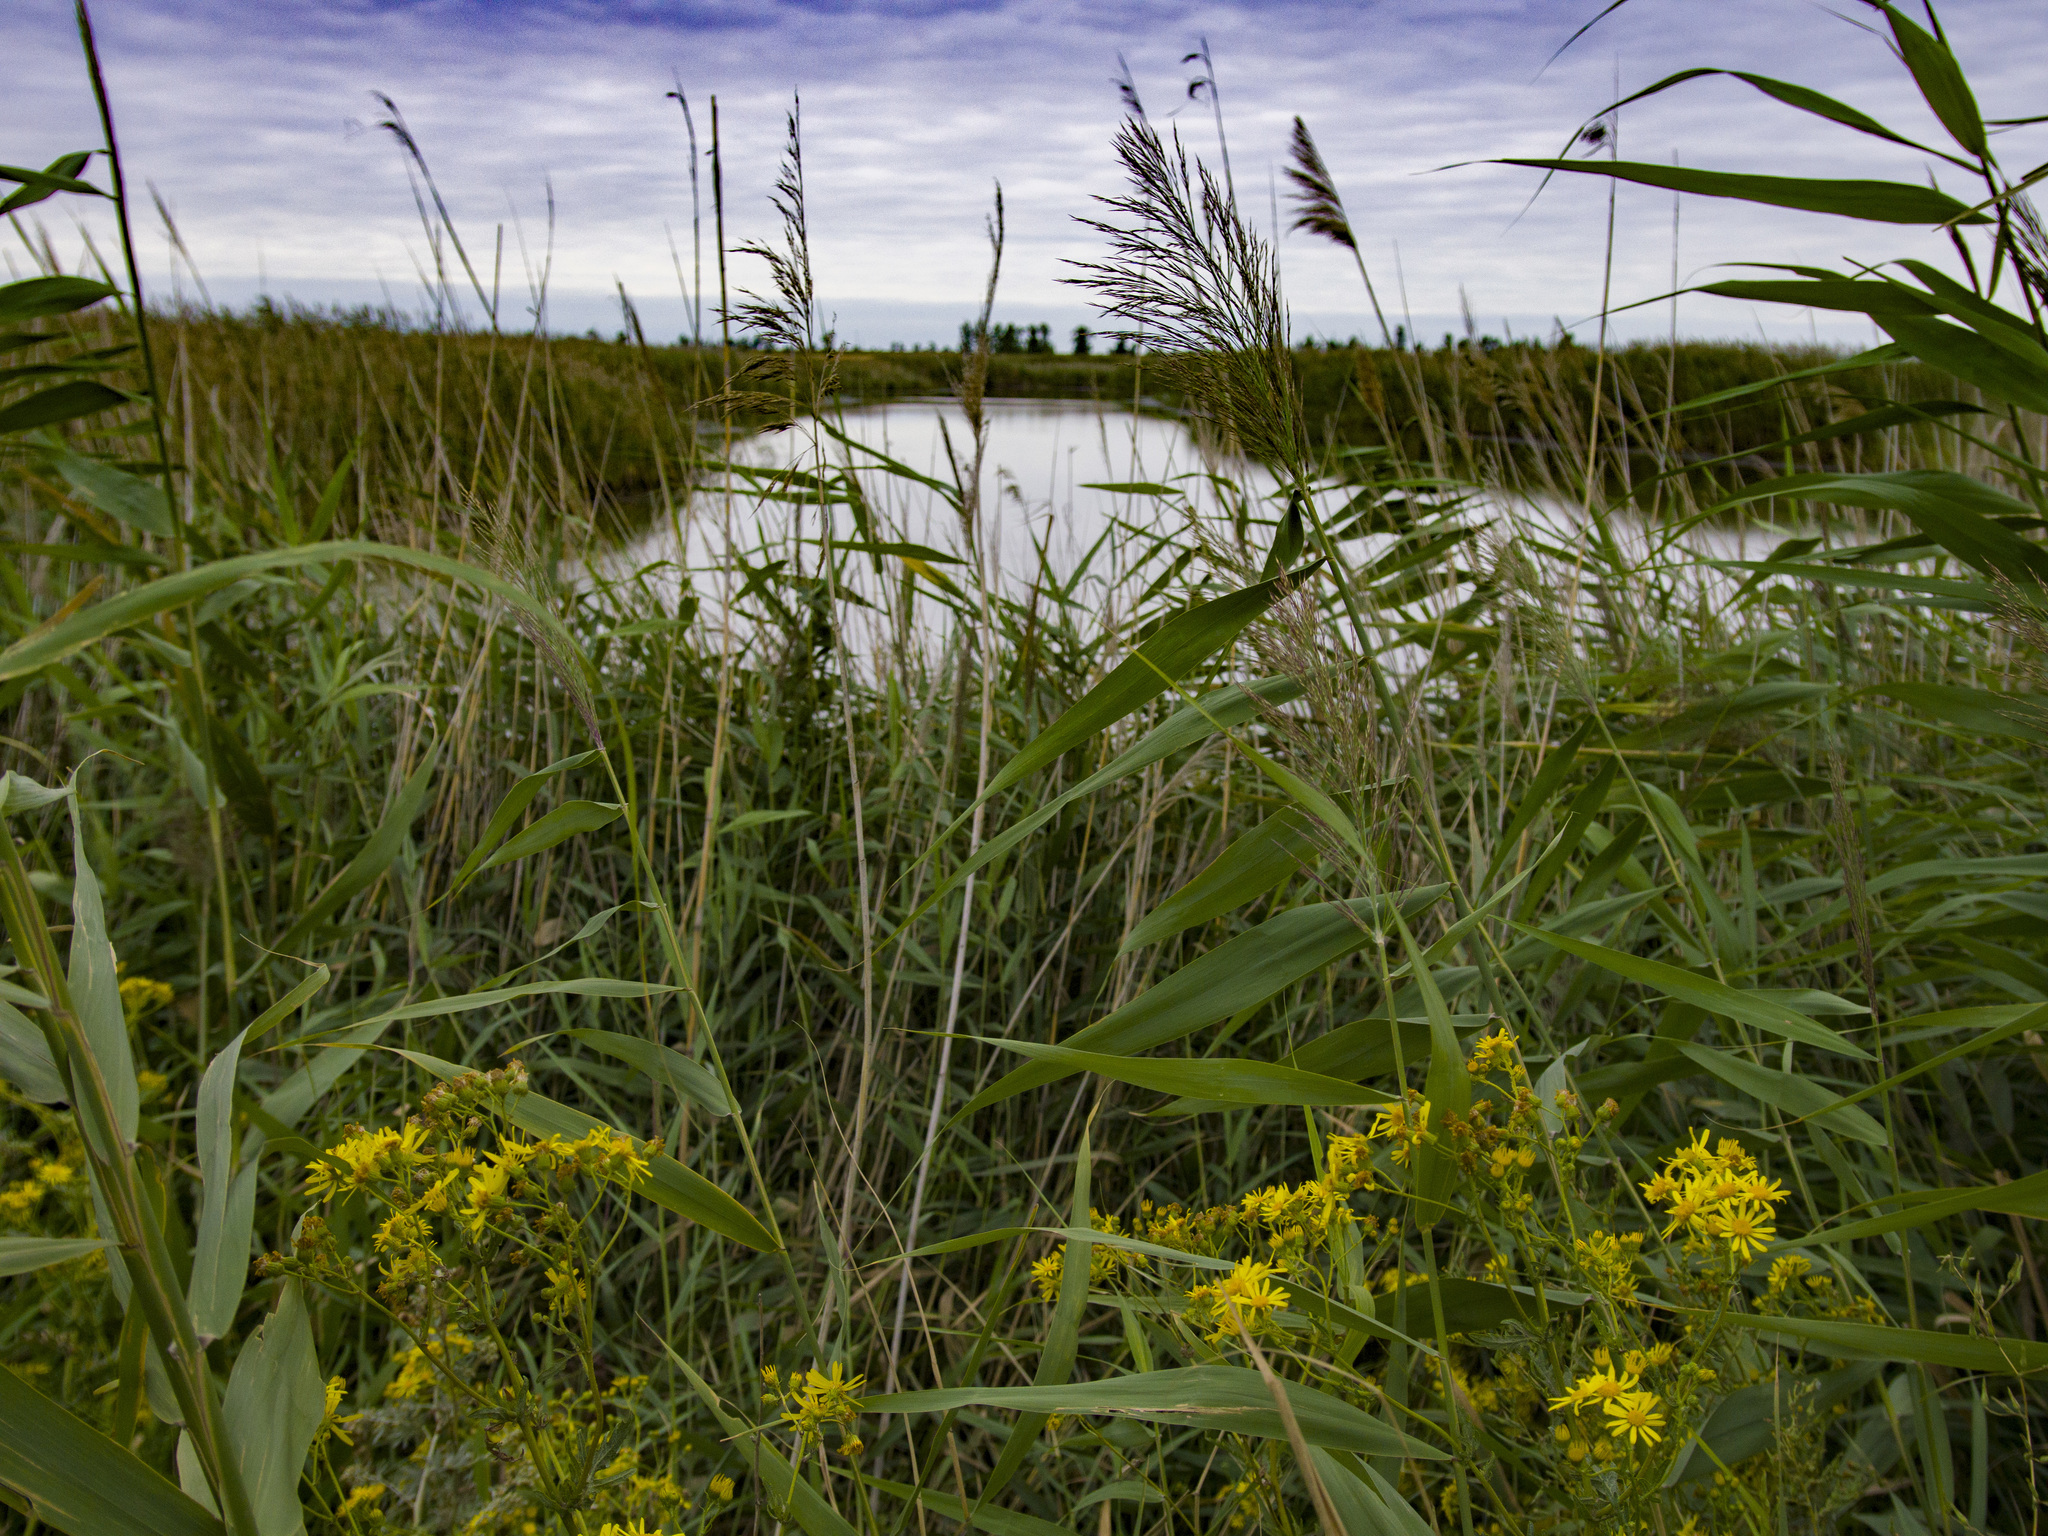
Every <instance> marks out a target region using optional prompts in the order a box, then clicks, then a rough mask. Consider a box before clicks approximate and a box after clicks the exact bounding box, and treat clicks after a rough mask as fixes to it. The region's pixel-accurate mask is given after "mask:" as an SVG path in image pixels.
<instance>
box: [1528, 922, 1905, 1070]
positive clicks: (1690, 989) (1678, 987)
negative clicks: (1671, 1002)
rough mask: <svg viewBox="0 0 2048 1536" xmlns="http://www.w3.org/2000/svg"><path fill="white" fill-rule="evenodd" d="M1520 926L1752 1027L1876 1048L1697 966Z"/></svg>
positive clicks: (1847, 1052)
mask: <svg viewBox="0 0 2048 1536" xmlns="http://www.w3.org/2000/svg"><path fill="white" fill-rule="evenodd" d="M1514 926H1515V927H1516V928H1517V929H1518V930H1519V931H1520V932H1522V933H1523V934H1526V935H1527V936H1528V937H1530V938H1532V939H1541V940H1542V941H1543V942H1544V943H1545V944H1549V945H1551V946H1553V947H1554V948H1557V949H1561V950H1563V951H1565V953H1567V954H1570V955H1576V956H1578V958H1579V959H1581V960H1585V961H1587V962H1589V963H1591V964H1593V965H1597V966H1599V967H1600V968H1601V969H1602V970H1605V971H1611V972H1613V973H1614V974H1615V975H1616V976H1619V977H1621V978H1623V979H1624V980H1626V981H1634V982H1640V983H1641V984H1642V985H1644V986H1646V987H1651V988H1654V989H1655V990H1657V991H1659V992H1661V993H1663V994H1664V995H1665V996H1667V997H1675V998H1677V999H1678V1000H1679V1001H1680V1002H1684V1003H1691V1004H1692V1005H1693V1006H1694V1007H1695V1008H1701V1009H1704V1010H1705V1011H1706V1012H1708V1013H1717V1014H1720V1015H1721V1016H1722V1017H1723V1018H1729V1019H1734V1020H1735V1021H1736V1022H1738V1023H1741V1024H1747V1025H1749V1027H1750V1028H1752V1029H1761V1030H1763V1031H1765V1032H1766V1033H1769V1034H1773V1035H1778V1036H1781V1037H1782V1038H1784V1039H1787V1040H1797V1041H1799V1042H1800V1043H1801V1044H1803V1045H1813V1046H1818V1047H1820V1049H1822V1050H1824V1051H1833V1052H1835V1053H1836V1054H1837V1055H1841V1056H1853V1057H1855V1058H1856V1059H1857V1060H1858V1061H1868V1060H1870V1053H1869V1052H1868V1051H1866V1050H1864V1049H1863V1048H1862V1047H1861V1046H1859V1045H1856V1044H1854V1043H1853V1042H1851V1041H1849V1040H1847V1039H1845V1038H1844V1037H1843V1036H1841V1035H1839V1034H1837V1033H1835V1031H1833V1030H1832V1029H1829V1028H1828V1027H1827V1026H1826V1025H1825V1024H1820V1023H1817V1022H1815V1021H1814V1020H1812V1019H1809V1018H1808V1017H1807V1016H1806V1015H1805V1014H1803V1013H1800V1012H1799V1011H1798V1010H1797V1009H1794V1008H1788V1007H1786V1006H1785V1005H1784V1004H1783V1003H1780V1002H1777V1001H1775V1000H1774V999H1772V998H1770V997H1768V996H1764V995H1760V994H1758V993H1755V992H1738V991H1737V990H1736V989H1735V988H1733V987H1731V986H1729V985H1727V984H1726V983H1725V982H1720V981H1716V980H1714V978H1713V977H1711V976H1702V975H1700V974H1699V973H1698V972H1696V971H1687V970H1681V969H1680V968H1679V967H1678V966H1675V965H1666V964H1665V963H1664V962H1663V961H1661V960H1646V959H1644V958H1643V957H1642V956H1640V955H1625V954H1623V953H1621V952H1620V951H1619V950H1614V949H1608V948H1607V947H1606V946H1605V945H1601V944H1594V943H1590V942H1588V941H1587V940H1585V939H1572V938H1567V937H1565V936H1564V935H1563V934H1561V933H1553V932H1549V931H1546V930H1544V929H1540V928H1530V927H1526V926H1525V925H1523V924H1521V923H1516V924H1515V925H1514Z"/></svg>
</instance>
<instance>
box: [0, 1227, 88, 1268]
mask: <svg viewBox="0 0 2048 1536" xmlns="http://www.w3.org/2000/svg"><path fill="white" fill-rule="evenodd" d="M106 1246H107V1244H106V1240H105V1239H104V1238H98V1237H22V1236H19V1235H17V1234H14V1233H9V1234H8V1235H7V1236H5V1237H0V1275H25V1274H27V1273H29V1271H31V1270H36V1269H41V1268H43V1267H44V1266H45V1265H48V1264H62V1263H65V1262H66V1261H67V1260H70V1259H82V1258H84V1257H85V1256H86V1255H87V1254H88V1253H97V1252H98V1251H99V1250H100V1249H102V1248H104V1247H106Z"/></svg>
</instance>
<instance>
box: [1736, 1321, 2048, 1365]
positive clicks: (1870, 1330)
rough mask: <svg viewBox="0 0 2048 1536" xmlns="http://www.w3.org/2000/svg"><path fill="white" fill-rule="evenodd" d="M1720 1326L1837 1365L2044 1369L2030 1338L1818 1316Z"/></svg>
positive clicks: (2045, 1355)
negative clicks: (1785, 1343)
mask: <svg viewBox="0 0 2048 1536" xmlns="http://www.w3.org/2000/svg"><path fill="white" fill-rule="evenodd" d="M1722 1320H1723V1321H1724V1322H1728V1323H1732V1324H1734V1325H1735V1326H1736V1327H1738V1328H1748V1329H1752V1330H1754V1331H1755V1332H1757V1333H1766V1334H1774V1335H1776V1336H1777V1337H1779V1338H1783V1339H1790V1340H1791V1341H1793V1342H1794V1343H1797V1344H1804V1345H1806V1346H1808V1347H1809V1348H1811V1349H1813V1350H1814V1351H1815V1352H1816V1353H1818V1354H1822V1355H1827V1356H1831V1357H1833V1358H1835V1359H1842V1360H1906V1361H1911V1362H1913V1363H1915V1364H1918V1365H1945V1366H1949V1367H1951V1368H1952V1369H1954V1370H1959V1371H1985V1372H1988V1373H1990V1374H1992V1375H2014V1376H2016V1375H2020V1374H2022V1373H2024V1372H2027V1371H2039V1370H2048V1344H2037V1343H2035V1342H2034V1341H2033V1340H2031V1339H2010V1338H1988V1339H1987V1338H1985V1337H1983V1336H1982V1335H1981V1334H1968V1333H1936V1332H1934V1331H1933V1330H1931V1329H1925V1328H1892V1327H1887V1326H1886V1325H1884V1324H1882V1323H1845V1322H1839V1321H1837V1320H1835V1319H1833V1318H1819V1317H1761V1316H1755V1315H1752V1314H1750V1313H1743V1312H1730V1313H1726V1314H1724V1315H1723V1318H1722Z"/></svg>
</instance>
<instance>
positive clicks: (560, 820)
mask: <svg viewBox="0 0 2048 1536" xmlns="http://www.w3.org/2000/svg"><path fill="white" fill-rule="evenodd" d="M625 810H626V808H625V807H624V806H623V805H615V804H613V803H612V802H610V801H607V800H565V801H563V802H562V803H561V804H560V805H558V806H556V807H555V808H554V809H553V810H552V811H549V812H548V813H547V815H545V816H543V817H541V819H540V820H539V821H536V822H535V823H534V824H533V825H532V826H530V827H526V828H523V829H521V830H520V831H519V832H516V833H514V834H513V835H512V836H511V837H509V838H507V839H506V840H505V843H504V845H503V846H502V847H500V848H499V849H498V851H497V852H495V853H493V854H492V855H491V856H490V857H489V858H487V859H485V860H484V861H483V863H482V864H480V865H478V866H477V868H478V870H479V871H482V870H486V869H496V868H497V867H498V866H499V865H501V864H515V863H517V862H518V861H519V860H521V859H524V858H528V857H530V856H531V855H533V854H536V853H540V852H543V851H545V850H546V849H549V848H552V847H554V846H555V844H557V843H559V842H564V841H566V840H567V839H569V838H572V837H574V836H576V835H577V834H578V833H579V832H595V831H597V830H598V829H599V828H600V827H608V826H610V825H611V824H612V823H613V822H615V821H617V820H618V819H619V817H620V816H622V815H624V814H625Z"/></svg>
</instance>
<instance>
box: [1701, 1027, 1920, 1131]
mask: <svg viewBox="0 0 2048 1536" xmlns="http://www.w3.org/2000/svg"><path fill="white" fill-rule="evenodd" d="M1678 1054H1679V1055H1681V1056H1683V1057H1684V1058H1685V1059H1686V1060H1687V1061H1689V1062H1691V1063H1692V1064H1693V1065H1694V1066H1696V1067H1698V1068H1699V1069H1700V1070H1701V1071H1703V1072H1707V1073H1710V1074H1711V1075H1713V1076H1715V1077H1718V1078H1719V1079H1720V1080H1721V1081H1722V1082H1724V1083H1726V1084H1727V1085H1728V1086H1729V1087H1731V1088H1735V1089H1738V1090H1740V1091H1741V1092H1743V1093H1746V1094H1748V1095H1749V1096H1750V1097H1751V1098H1753V1099H1760V1100H1762V1101H1763V1102H1764V1103H1766V1104H1769V1105H1771V1106H1772V1107H1773V1108H1775V1109H1780V1110H1783V1111H1784V1112H1785V1113H1786V1114H1788V1115H1790V1116H1792V1117H1793V1118H1794V1119H1795V1120H1811V1121H1812V1122H1813V1123H1814V1124H1815V1125H1818V1126H1819V1127H1820V1128H1821V1129H1822V1130H1825V1131H1831V1132H1833V1133H1834V1134H1835V1135H1837V1136H1846V1137H1848V1138H1849V1139H1850V1140H1851V1141H1860V1142H1862V1143H1863V1144H1864V1145H1865V1146H1871V1147H1883V1146H1889V1145H1890V1144H1891V1138H1890V1137H1889V1136H1887V1135H1886V1134H1885V1129H1884V1127H1883V1126H1881V1125H1879V1124H1878V1123H1877V1122H1876V1121H1875V1120H1873V1119H1871V1118H1870V1116H1869V1115H1867V1114H1865V1113H1864V1112H1863V1111H1862V1110H1860V1109H1858V1108H1856V1107H1855V1106H1854V1105H1852V1104H1848V1103H1845V1102H1844V1101H1843V1100H1842V1099H1840V1098H1838V1097H1837V1096H1836V1095H1834V1094H1832V1093H1830V1092H1828V1091H1827V1089H1825V1088H1823V1087H1821V1085H1820V1084H1818V1083H1816V1082H1813V1081H1811V1080H1810V1079H1808V1078H1804V1077H1801V1076H1799V1074H1798V1073H1796V1072H1777V1071H1773V1070H1772V1069H1771V1068H1769V1067H1764V1066H1759V1065H1757V1063H1755V1062H1753V1061H1749V1060H1746V1059H1744V1058H1743V1057H1741V1056H1737V1055H1735V1054H1733V1053H1732V1052H1729V1051H1717V1050H1714V1049H1713V1048H1712V1047H1710V1046H1704V1045H1694V1044H1693V1043H1691V1042H1690V1041H1680V1042H1679V1043H1678Z"/></svg>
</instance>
